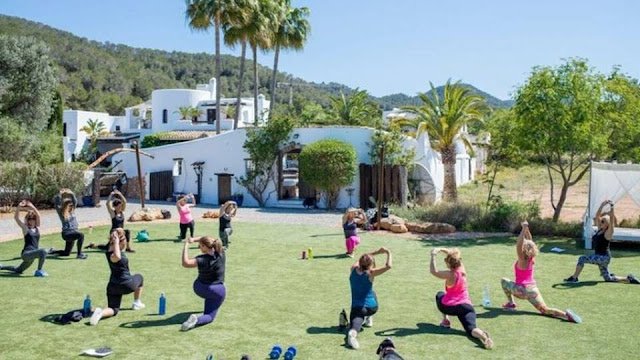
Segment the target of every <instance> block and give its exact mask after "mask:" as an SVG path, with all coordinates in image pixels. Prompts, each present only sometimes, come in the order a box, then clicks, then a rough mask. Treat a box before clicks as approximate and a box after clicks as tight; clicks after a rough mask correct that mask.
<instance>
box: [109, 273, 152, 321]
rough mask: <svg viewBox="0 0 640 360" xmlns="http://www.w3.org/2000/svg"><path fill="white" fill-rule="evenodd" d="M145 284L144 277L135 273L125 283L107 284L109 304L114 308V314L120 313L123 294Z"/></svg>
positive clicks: (129, 292)
mask: <svg viewBox="0 0 640 360" xmlns="http://www.w3.org/2000/svg"><path fill="white" fill-rule="evenodd" d="M142 286H144V278H143V277H142V275H140V274H135V275H133V276H132V277H131V280H129V281H127V282H126V283H124V284H113V283H111V282H109V284H107V306H109V307H110V308H111V309H113V316H116V315H118V312H119V311H120V304H121V303H122V295H127V294H131V293H132V292H135V291H136V290H138V289H139V288H141V287H142Z"/></svg>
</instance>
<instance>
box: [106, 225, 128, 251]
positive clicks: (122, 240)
mask: <svg viewBox="0 0 640 360" xmlns="http://www.w3.org/2000/svg"><path fill="white" fill-rule="evenodd" d="M114 234H115V235H116V236H118V244H119V245H120V249H124V248H125V246H126V245H127V236H126V235H125V232H124V229H123V228H115V229H113V230H111V233H109V242H111V241H112V238H113V235H114ZM113 245H115V244H113Z"/></svg>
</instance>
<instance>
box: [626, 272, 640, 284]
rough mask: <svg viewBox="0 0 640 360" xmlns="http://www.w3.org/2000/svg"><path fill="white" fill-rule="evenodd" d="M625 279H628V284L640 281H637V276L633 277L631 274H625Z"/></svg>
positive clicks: (639, 282)
mask: <svg viewBox="0 0 640 360" xmlns="http://www.w3.org/2000/svg"><path fill="white" fill-rule="evenodd" d="M627 280H629V283H630V284H640V281H638V278H637V277H635V275H633V274H629V275H627Z"/></svg>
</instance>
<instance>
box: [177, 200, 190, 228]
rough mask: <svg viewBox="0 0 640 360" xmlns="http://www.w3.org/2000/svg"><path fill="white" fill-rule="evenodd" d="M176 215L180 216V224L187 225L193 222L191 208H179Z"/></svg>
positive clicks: (187, 206) (185, 206) (186, 206)
mask: <svg viewBox="0 0 640 360" xmlns="http://www.w3.org/2000/svg"><path fill="white" fill-rule="evenodd" d="M178 214H179V215H180V224H188V223H190V222H192V221H193V217H192V216H191V208H190V207H189V205H184V206H180V210H178Z"/></svg>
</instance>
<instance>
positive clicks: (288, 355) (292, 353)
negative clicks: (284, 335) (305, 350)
mask: <svg viewBox="0 0 640 360" xmlns="http://www.w3.org/2000/svg"><path fill="white" fill-rule="evenodd" d="M297 353H298V349H296V347H295V346H289V348H288V349H287V352H285V353H284V360H293V359H294V358H295V357H296V354H297Z"/></svg>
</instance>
